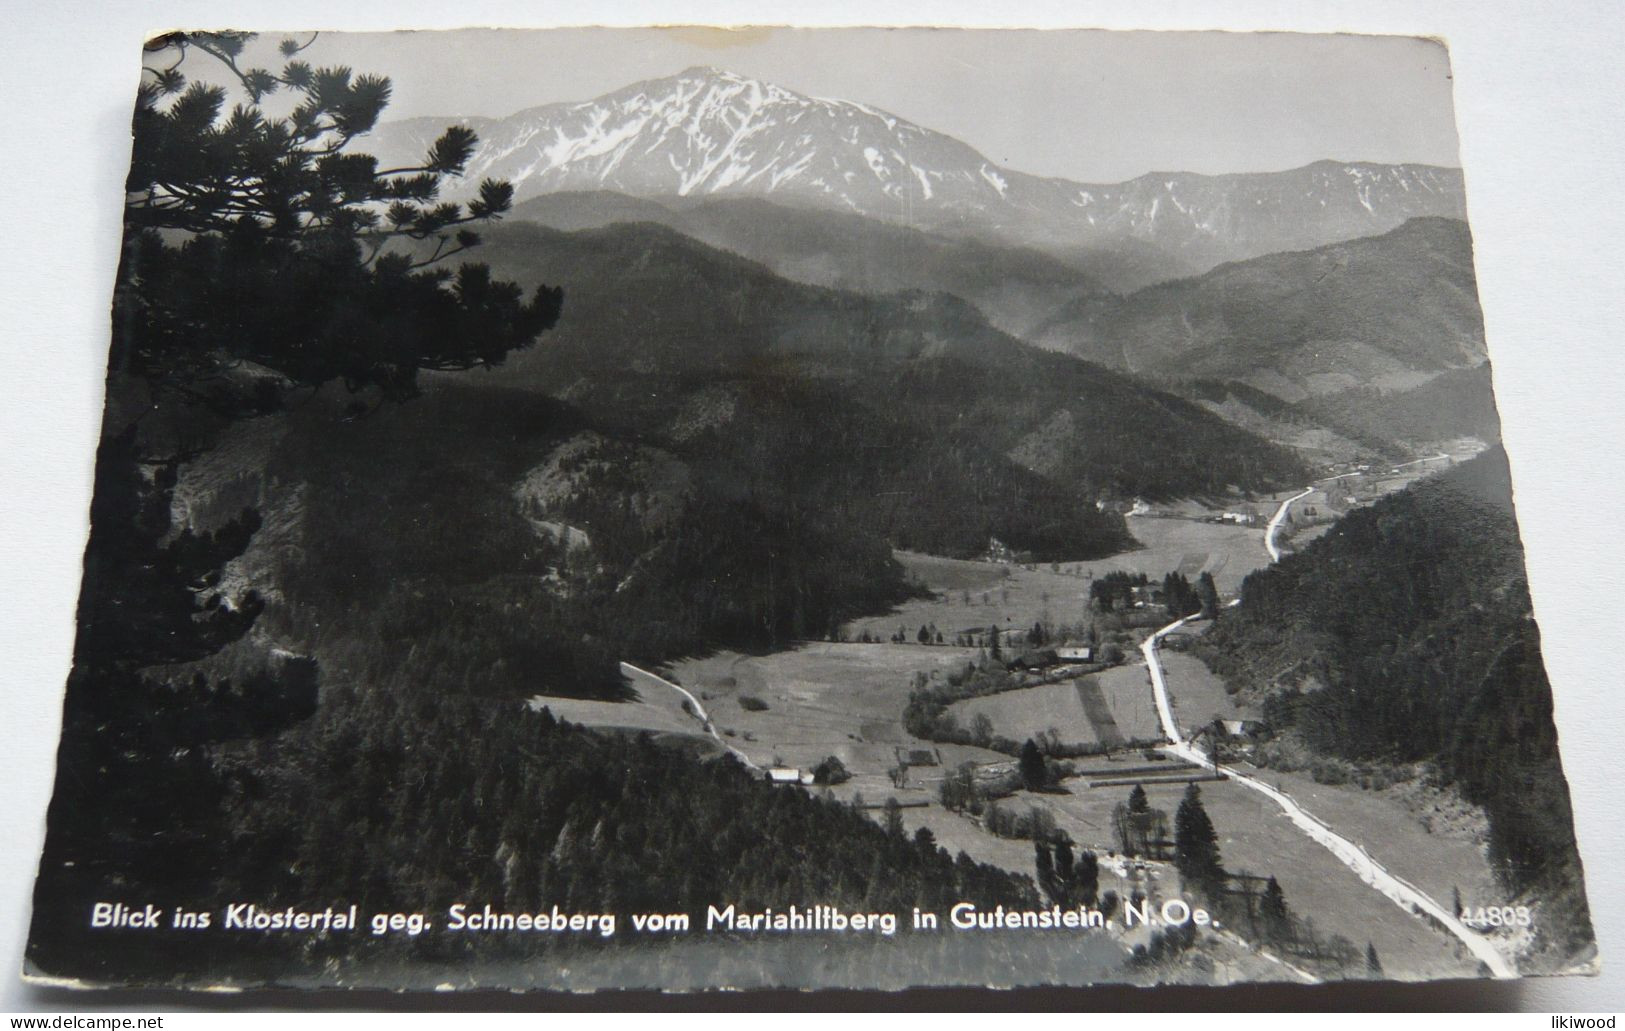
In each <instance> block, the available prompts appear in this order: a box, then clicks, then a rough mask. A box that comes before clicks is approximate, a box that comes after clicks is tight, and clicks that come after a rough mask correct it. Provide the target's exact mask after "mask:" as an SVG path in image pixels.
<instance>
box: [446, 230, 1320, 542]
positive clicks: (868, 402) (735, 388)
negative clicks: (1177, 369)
mask: <svg viewBox="0 0 1625 1031" xmlns="http://www.w3.org/2000/svg"><path fill="white" fill-rule="evenodd" d="M478 253H479V257H480V259H481V260H482V261H485V262H488V263H489V264H490V265H491V267H492V270H493V272H495V273H496V274H497V275H498V276H500V277H501V278H504V279H512V280H515V281H517V282H519V283H520V284H522V285H524V286H527V287H528V286H530V285H532V284H536V283H542V282H545V283H549V284H556V285H558V286H560V287H562V288H563V289H564V293H565V298H566V301H565V306H564V314H563V316H562V317H561V319H560V322H559V325H558V327H557V328H556V329H555V330H554V331H553V332H551V333H549V334H548V336H547V337H546V338H545V340H544V341H543V343H542V344H541V345H539V346H538V347H537V348H536V349H534V350H532V351H529V352H526V353H524V354H521V355H518V356H516V357H515V358H513V359H512V360H511V361H510V363H509V367H508V368H506V369H505V370H503V372H502V374H501V377H500V379H501V382H502V383H503V384H504V385H506V386H508V387H516V388H526V389H535V390H541V391H544V392H546V393H549V394H551V395H553V396H556V397H558V398H560V399H562V400H565V401H567V402H569V403H570V404H571V405H573V406H575V407H577V408H579V409H580V410H581V411H583V412H584V413H586V414H587V416H588V417H589V418H590V419H592V420H593V421H594V422H595V423H597V424H598V425H600V426H603V427H605V428H606V429H609V430H612V431H614V432H617V433H622V434H629V435H631V436H633V437H636V438H637V439H640V440H644V441H648V442H651V443H654V444H656V445H657V446H662V447H668V448H672V449H675V450H676V451H677V452H678V453H680V454H683V455H685V456H687V458H688V460H690V461H700V460H701V456H704V460H705V461H717V462H720V463H722V464H723V465H724V466H727V467H729V468H732V469H733V470H734V473H733V475H734V476H735V477H736V478H737V479H738V480H739V482H740V483H741V490H744V491H747V492H757V493H759V492H760V491H762V490H781V489H785V484H783V483H772V484H769V485H768V486H765V487H764V486H761V485H760V484H758V485H756V486H750V484H752V483H753V482H754V479H755V478H757V477H760V476H765V475H767V474H768V473H773V474H774V475H788V474H786V473H783V472H782V470H793V471H794V474H795V479H796V480H797V481H798V485H797V486H796V487H795V488H794V489H795V490H796V492H798V493H804V492H809V491H812V492H815V493H818V494H819V495H821V496H823V497H825V498H826V499H829V501H830V503H832V504H833V503H837V499H838V504H839V505H840V506H842V507H843V508H844V509H846V510H848V511H851V512H854V513H857V514H858V515H860V516H861V521H862V522H863V523H864V524H865V525H867V526H870V527H873V528H875V530H876V532H877V533H880V534H883V535H885V536H887V537H888V538H889V539H892V540H893V541H896V542H909V543H908V544H906V545H904V546H912V547H918V548H921V549H922V550H935V551H937V552H939V553H949V554H958V555H966V554H971V553H974V552H975V549H979V548H982V547H985V545H986V541H987V537H988V535H989V534H990V533H991V534H992V535H993V536H997V537H999V538H1000V539H1001V540H1004V541H1005V542H1006V543H1011V544H1013V545H1014V546H1018V547H1021V548H1024V549H1027V550H1032V551H1035V552H1042V553H1045V554H1068V553H1078V552H1079V551H1082V550H1085V548H1086V542H1087V541H1090V540H1104V539H1106V538H1108V537H1109V536H1110V534H1111V533H1112V532H1113V528H1112V527H1110V526H1097V525H1095V520H1094V516H1093V511H1094V506H1093V505H1092V504H1090V502H1092V501H1093V500H1095V499H1099V498H1103V497H1104V498H1121V497H1133V496H1136V495H1140V496H1145V497H1190V496H1197V495H1218V494H1223V493H1224V492H1226V491H1227V489H1229V488H1230V487H1232V486H1234V487H1239V488H1242V489H1268V488H1270V487H1273V486H1279V485H1284V484H1290V483H1293V482H1296V480H1297V479H1300V478H1301V477H1302V476H1303V475H1304V474H1305V470H1304V469H1303V467H1302V465H1301V464H1300V463H1299V462H1298V461H1297V460H1296V459H1295V458H1294V457H1293V455H1292V454H1291V453H1290V452H1288V451H1286V450H1285V449H1282V448H1279V447H1276V446H1274V445H1272V444H1269V443H1267V442H1266V441H1264V440H1263V439H1261V438H1260V437H1258V436H1255V435H1254V434H1252V433H1249V432H1247V431H1245V430H1241V429H1238V428H1236V427H1233V426H1231V425H1229V424H1227V423H1226V422H1224V421H1223V420H1222V419H1220V418H1219V417H1217V416H1215V415H1213V414H1211V413H1210V412H1208V411H1206V410H1204V409H1203V408H1202V407H1201V406H1200V405H1198V404H1196V403H1193V402H1191V401H1187V400H1185V399H1182V398H1179V397H1176V396H1174V395H1172V394H1169V393H1165V392H1163V391H1159V390H1157V389H1155V388H1153V387H1151V386H1148V385H1146V384H1144V383H1141V382H1138V381H1136V380H1134V379H1132V378H1130V377H1127V376H1124V375H1122V374H1120V373H1117V372H1113V371H1111V370H1109V369H1106V368H1103V367H1101V366H1098V365H1094V364H1091V363H1089V362H1085V361H1080V360H1078V359H1076V358H1073V357H1071V356H1069V355H1061V354H1054V353H1050V352H1046V351H1043V350H1041V349H1039V348H1035V347H1031V346H1028V345H1026V344H1023V343H1022V342H1020V341H1018V340H1016V339H1014V338H1012V337H1010V336H1008V335H1006V334H1004V333H1001V332H999V331H998V330H997V329H994V328H993V327H992V326H990V325H988V323H987V321H986V320H985V319H984V318H983V317H982V316H981V314H980V313H979V312H978V311H977V309H976V308H975V307H973V306H972V305H970V304H969V303H967V302H965V301H963V300H961V299H958V298H956V297H953V296H951V295H948V294H944V293H929V294H928V293H922V292H917V291H915V292H902V293H893V294H886V295H880V296H875V295H868V294H862V293H856V292H849V291H842V290H833V289H828V288H821V287H814V286H809V285H806V284H801V283H794V282H791V281H788V280H786V279H783V278H781V277H779V276H777V275H775V274H773V273H772V272H771V271H770V270H768V269H767V268H765V267H763V266H761V265H758V264H755V263H753V262H750V261H746V260H745V259H742V258H740V257H738V256H736V255H733V254H729V253H726V252H723V251H719V250H716V249H714V248H711V247H708V246H706V245H704V244H702V243H700V242H698V241H696V240H693V239H691V238H689V237H687V236H684V235H682V234H681V233H678V232H675V231H672V230H670V229H667V228H665V227H662V226H658V225H652V224H648V223H630V224H628V223H621V224H615V225H611V226H607V227H604V228H601V229H590V230H579V231H576V232H562V231H559V230H554V229H550V228H547V227H543V226H539V225H526V224H523V223H518V222H510V223H508V224H505V225H501V226H497V227H495V228H494V229H492V230H491V231H489V232H488V233H487V234H486V242H485V244H484V245H483V246H482V247H481V248H480V250H479V252H478ZM1085 510H1087V511H1085ZM1118 532H1120V531H1118Z"/></svg>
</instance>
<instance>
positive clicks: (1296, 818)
mask: <svg viewBox="0 0 1625 1031" xmlns="http://www.w3.org/2000/svg"><path fill="white" fill-rule="evenodd" d="M1308 493H1309V491H1307V490H1306V491H1304V493H1303V494H1299V495H1297V497H1294V498H1290V499H1288V500H1287V501H1285V502H1283V503H1282V505H1281V508H1280V510H1279V511H1277V512H1276V514H1275V518H1274V519H1272V520H1270V526H1269V530H1268V531H1267V532H1266V533H1265V537H1264V544H1265V547H1267V548H1268V549H1269V552H1270V557H1271V558H1272V559H1279V558H1280V556H1279V554H1278V553H1277V552H1276V550H1275V546H1274V537H1275V529H1276V527H1277V526H1278V525H1279V523H1280V521H1281V519H1282V518H1283V517H1284V516H1285V514H1286V510H1287V506H1288V505H1290V504H1292V502H1293V501H1296V500H1297V499H1298V498H1301V497H1303V496H1304V494H1308ZM1231 604H1234V602H1232V603H1231ZM1193 618H1195V617H1192V616H1186V617H1185V618H1184V619H1177V620H1175V621H1174V622H1172V623H1169V624H1168V625H1167V626H1165V627H1163V628H1162V629H1161V630H1158V631H1157V632H1156V633H1154V634H1152V635H1151V636H1150V637H1148V638H1146V639H1145V642H1144V643H1143V644H1141V645H1140V652H1141V654H1143V655H1144V656H1145V664H1146V668H1147V669H1149V670H1150V672H1151V689H1152V691H1153V692H1154V694H1155V697H1156V703H1157V719H1158V720H1159V721H1160V722H1161V724H1162V732H1163V735H1164V736H1166V737H1167V738H1168V743H1167V744H1165V745H1163V746H1162V750H1163V751H1164V752H1167V753H1168V754H1170V755H1173V756H1177V757H1178V758H1180V759H1183V760H1185V761H1186V762H1188V763H1194V764H1195V765H1197V766H1207V765H1212V766H1213V767H1214V772H1218V773H1223V774H1224V775H1225V776H1226V777H1227V778H1229V779H1230V780H1232V781H1234V782H1235V783H1237V784H1240V785H1241V786H1242V787H1245V788H1248V789H1250V790H1253V791H1256V792H1258V793H1259V794H1261V795H1264V796H1266V797H1268V798H1269V799H1270V800H1271V801H1273V802H1274V803H1275V804H1276V805H1279V806H1280V807H1281V808H1282V810H1284V811H1285V812H1286V815H1287V818H1288V819H1290V820H1291V821H1292V822H1293V824H1294V825H1296V826H1297V827H1298V829H1299V830H1301V831H1303V832H1304V833H1305V834H1307V835H1308V836H1309V837H1310V838H1311V839H1313V840H1314V841H1316V842H1318V843H1319V844H1321V845H1322V846H1324V847H1325V848H1326V849H1327V850H1328V851H1329V852H1331V853H1332V855H1334V856H1336V857H1337V858H1338V860H1339V861H1340V862H1341V863H1342V864H1343V865H1344V866H1346V867H1348V868H1349V869H1350V870H1353V871H1354V873H1355V875H1356V876H1358V877H1359V878H1360V880H1362V881H1364V882H1365V883H1366V884H1368V885H1370V886H1371V887H1373V888H1375V889H1377V890H1378V891H1380V892H1382V893H1383V894H1384V895H1386V896H1387V897H1388V898H1389V899H1390V900H1392V901H1393V902H1394V903H1395V904H1396V905H1398V906H1400V907H1401V908H1403V909H1405V910H1406V911H1407V912H1409V913H1411V914H1412V915H1413V916H1418V917H1421V916H1427V917H1430V918H1432V920H1433V921H1434V922H1435V923H1437V924H1438V925H1439V926H1441V927H1443V928H1444V929H1445V930H1447V931H1449V932H1450V933H1451V934H1453V935H1455V936H1456V938H1457V939H1459V940H1460V941H1461V943H1462V944H1463V945H1465V946H1466V947H1467V948H1468V950H1469V951H1471V952H1472V954H1473V955H1474V956H1475V957H1476V958H1477V959H1478V960H1479V961H1481V962H1482V963H1483V964H1484V966H1486V967H1487V968H1489V971H1490V973H1491V974H1492V975H1493V976H1495V977H1498V978H1510V977H1517V976H1518V971H1517V969H1516V968H1514V967H1513V965H1512V964H1511V963H1510V962H1509V961H1508V960H1507V958H1506V957H1505V956H1503V955H1502V954H1501V953H1500V951H1499V950H1497V949H1496V948H1495V946H1494V945H1492V944H1491V943H1490V941H1489V939H1487V938H1485V937H1484V936H1483V935H1481V934H1479V933H1478V932H1476V931H1474V930H1472V929H1471V928H1469V927H1468V926H1467V925H1466V924H1463V923H1462V922H1461V921H1460V920H1458V919H1457V918H1456V916H1455V914H1453V913H1451V912H1450V911H1449V910H1447V909H1446V908H1445V907H1443V906H1441V905H1439V903H1437V902H1435V901H1434V900H1433V899H1432V898H1431V897H1430V896H1429V895H1428V894H1427V893H1426V892H1424V891H1423V890H1422V889H1420V888H1418V887H1416V886H1415V885H1413V884H1411V883H1409V882H1408V881H1405V880H1404V879H1402V878H1400V877H1397V876H1395V875H1394V874H1392V873H1389V872H1388V871H1387V870H1386V869H1384V868H1383V866H1382V864H1381V863H1379V862H1377V861H1376V860H1375V859H1373V858H1372V857H1371V855H1370V853H1368V852H1366V850H1365V849H1364V848H1363V847H1361V846H1360V845H1359V844H1357V843H1356V842H1353V841H1350V840H1349V839H1348V838H1345V837H1343V836H1342V835H1340V834H1338V833H1337V832H1336V831H1334V830H1332V829H1331V827H1329V826H1327V825H1326V824H1325V823H1323V822H1322V821H1321V820H1320V819H1319V818H1318V817H1316V816H1314V815H1313V814H1312V813H1310V812H1309V811H1308V810H1306V809H1304V808H1303V807H1302V806H1300V805H1298V803H1297V802H1295V801H1293V800H1292V798H1291V796H1289V795H1288V794H1287V793H1286V792H1284V791H1280V790H1278V789H1276V788H1273V787H1271V786H1270V785H1268V784H1266V783H1264V782H1263V781H1261V780H1257V779H1255V778H1253V777H1249V776H1247V775H1246V774H1244V773H1241V772H1239V771H1237V770H1235V769H1234V768H1232V767H1229V766H1220V765H1218V764H1217V763H1210V761H1209V759H1208V757H1207V756H1205V755H1203V754H1202V753H1201V751H1200V750H1198V749H1197V748H1196V747H1195V746H1193V745H1192V744H1191V743H1190V742H1189V741H1188V740H1186V739H1185V736H1184V734H1182V733H1180V730H1179V723H1178V722H1177V721H1176V720H1175V719H1174V710H1173V705H1172V703H1171V702H1170V701H1169V699H1168V680H1167V677H1166V675H1165V674H1164V673H1163V669H1162V661H1161V660H1160V659H1159V658H1158V656H1157V646H1158V645H1160V644H1161V643H1162V639H1163V638H1164V637H1167V636H1168V635H1169V634H1171V633H1173V632H1174V631H1175V630H1178V629H1179V628H1180V627H1182V626H1184V625H1185V624H1186V623H1189V622H1191V621H1192V619H1193Z"/></svg>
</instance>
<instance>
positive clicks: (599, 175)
mask: <svg viewBox="0 0 1625 1031" xmlns="http://www.w3.org/2000/svg"><path fill="white" fill-rule="evenodd" d="M452 122H461V123H462V124H466V125H468V126H470V127H472V128H473V129H475V130H476V132H478V134H479V136H480V144H479V146H478V148H477V150H476V151H475V153H474V156H473V158H472V160H471V161H470V163H469V166H468V171H467V174H466V176H465V179H464V182H465V184H466V185H465V186H464V189H465V190H472V189H473V187H474V185H475V184H477V183H478V182H479V181H480V180H481V179H482V178H484V177H487V176H493V177H497V178H503V179H507V180H509V181H510V182H512V183H513V184H514V186H515V189H516V196H517V197H518V198H519V199H520V200H525V199H529V198H531V197H537V196H541V195H544V194H549V193H557V192H564V191H613V192H617V193H623V194H627V195H629V196H632V197H638V198H644V199H664V200H668V201H675V202H684V201H697V200H701V199H715V198H720V197H758V198H771V199H772V200H773V201H775V202H776V203H779V204H783V205H790V206H803V207H810V208H814V209H817V210H822V211H839V212H845V213H849V214H857V215H863V216H866V217H869V218H874V219H880V220H882V221H886V222H892V223H898V224H902V225H908V226H915V227H919V228H924V229H930V230H934V231H940V232H948V233H954V234H957V235H971V236H979V237H982V238H985V239H990V240H996V241H1000V242H1006V243H1017V244H1022V245H1030V246H1039V247H1043V248H1045V249H1047V250H1050V251H1053V252H1055V253H1057V254H1058V255H1060V256H1061V257H1063V258H1065V259H1067V260H1068V261H1070V262H1072V263H1074V264H1079V265H1080V267H1083V268H1086V269H1088V270H1089V271H1091V272H1092V273H1093V274H1094V275H1095V276H1096V277H1097V278H1099V279H1100V280H1101V281H1102V282H1105V283H1107V285H1111V286H1114V287H1124V286H1135V285H1143V284H1145V283H1148V282H1155V281H1157V280H1159V279H1163V278H1169V277H1171V276H1177V275H1183V274H1189V273H1191V272H1199V271H1203V270H1206V269H1208V268H1211V267H1212V266H1214V265H1216V264H1218V263H1220V262H1224V261H1234V260H1238V259H1241V258H1249V257H1256V256H1258V255H1262V254H1269V253H1273V252H1276V251H1283V250H1294V249H1304V248H1309V247H1315V246H1319V245H1322V244H1325V243H1329V242H1333V241H1336V240H1344V239H1351V238H1354V237H1359V236H1370V235H1374V234H1377V233H1382V232H1386V231H1387V230H1389V229H1392V228H1394V227H1395V226H1397V225H1399V224H1400V223H1401V222H1403V221H1405V220H1406V219H1408V218H1413V217H1416V216H1423V215H1442V216H1448V217H1456V218H1460V217H1463V215H1464V211H1465V203H1464V200H1463V194H1462V179H1461V173H1460V171H1459V170H1457V169H1451V168H1439V167H1434V166H1427V165H1378V164H1367V163H1338V162H1331V161H1324V162H1317V163H1315V164H1313V165H1309V166H1306V167H1304V168H1298V169H1293V170H1290V171H1285V172H1270V173H1246V174H1235V175H1217V176H1207V175H1195V174H1191V173H1184V172H1169V173H1161V172H1158V173H1152V174H1148V175H1144V176H1141V177H1139V178H1137V179H1134V180H1131V181H1129V182H1126V183H1117V184H1106V185H1102V184H1087V183H1079V182H1073V181H1070V180H1067V179H1060V178H1044V177H1039V176H1033V175H1028V174H1026V173H1022V172H1018V171H1014V170H1012V169H1007V168H1003V167H1000V166H999V165H997V164H995V163H994V162H992V161H991V160H989V159H988V158H986V157H985V156H983V155H982V154H980V153H978V152H977V151H976V150H975V149H973V148H972V147H970V146H968V145H967V144H965V143H963V142H961V141H959V140H957V139H954V138H953V137H951V136H947V135H944V134H942V133H938V132H934V131H932V130H930V129H926V128H923V127H921V126H918V125H915V124H913V123H911V122H908V121H906V120H904V119H902V118H898V117H896V116H894V115H890V114H887V113H886V112H884V111H879V110H876V109H874V108H872V107H869V106H867V105H864V104H860V103H854V102H850V101H842V100H824V99H817V98H812V97H806V96H802V95H801V94H798V93H795V92H792V91H790V90H787V89H784V88H782V87H779V86H776V85H772V84H770V83H764V82H761V81H758V80H755V79H749V78H744V77H742V76H738V75H734V74H731V73H729V72H724V71H718V70H716V69H713V68H691V69H689V70H687V71H685V72H682V73H680V74H677V75H673V76H670V77H668V78H663V79H654V80H649V81H646V82H639V83H634V84H633V85H630V86H627V87H625V88H624V89H621V90H617V91H615V92H612V93H608V94H605V95H604V96H601V97H598V98H596V99H593V100H588V101H583V102H579V103H557V104H547V105H544V106H541V107H535V108H530V109H527V110H524V111H520V112H518V113H517V114H513V115H510V116H508V117H506V118H474V117H471V118H456V117H453V118H431V117H426V118H414V119H408V120H404V121H399V122H392V123H387V124H385V125H383V126H380V127H379V128H378V129H377V130H375V131H374V133H373V134H372V135H371V136H370V137H369V138H368V139H367V140H366V141H365V144H364V146H365V148H366V149H368V150H370V151H371V152H373V153H375V154H376V155H377V156H378V157H379V158H380V160H381V161H383V163H384V164H385V165H386V166H392V165H400V164H411V163H413V162H415V161H416V160H418V159H419V158H421V155H422V154H423V153H424V152H425V151H426V150H427V149H428V147H429V145H430V143H432V142H433V140H434V139H435V138H436V137H438V136H439V134H440V133H441V132H442V131H444V129H445V127H446V125H447V124H450V123H452Z"/></svg>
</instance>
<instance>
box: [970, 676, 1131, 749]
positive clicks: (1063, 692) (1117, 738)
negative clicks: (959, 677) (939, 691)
mask: <svg viewBox="0 0 1625 1031" xmlns="http://www.w3.org/2000/svg"><path fill="white" fill-rule="evenodd" d="M1137 673H1138V674H1140V675H1138V676H1136V674H1137ZM1143 679H1144V675H1143V670H1136V669H1134V668H1133V667H1124V666H1119V667H1117V668H1116V669H1111V670H1107V671H1106V672H1104V673H1098V674H1094V675H1091V676H1087V677H1081V678H1079V679H1077V680H1067V681H1063V682H1061V683H1059V684H1044V685H1042V686H1040V687H1028V688H1023V689H1021V690H1019V691H1005V692H1002V693H1000V694H995V695H987V696H985V697H982V698H967V699H965V700H964V701H961V702H955V703H954V704H953V705H951V706H949V707H948V711H949V712H951V713H952V714H953V715H954V718H955V719H957V720H958V721H959V724H960V726H969V725H970V723H971V721H972V720H974V719H975V718H976V717H977V716H978V715H982V714H985V715H986V716H987V717H988V718H989V719H990V720H992V721H993V732H994V733H995V734H998V735H1000V736H1003V737H1008V738H1013V739H1014V740H1017V741H1021V740H1024V739H1026V738H1029V737H1037V736H1038V735H1040V734H1045V733H1048V732H1050V731H1052V730H1053V731H1054V732H1055V733H1056V735H1057V736H1058V737H1059V738H1060V740H1061V741H1062V742H1063V743H1065V744H1107V745H1120V744H1123V743H1124V742H1125V741H1149V740H1154V739H1156V738H1158V737H1160V736H1161V734H1160V731H1159V729H1158V726H1157V714H1156V710H1155V707H1154V705H1153V703H1152V698H1151V689H1150V687H1148V686H1146V685H1145V684H1144V683H1142V681H1143Z"/></svg>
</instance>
